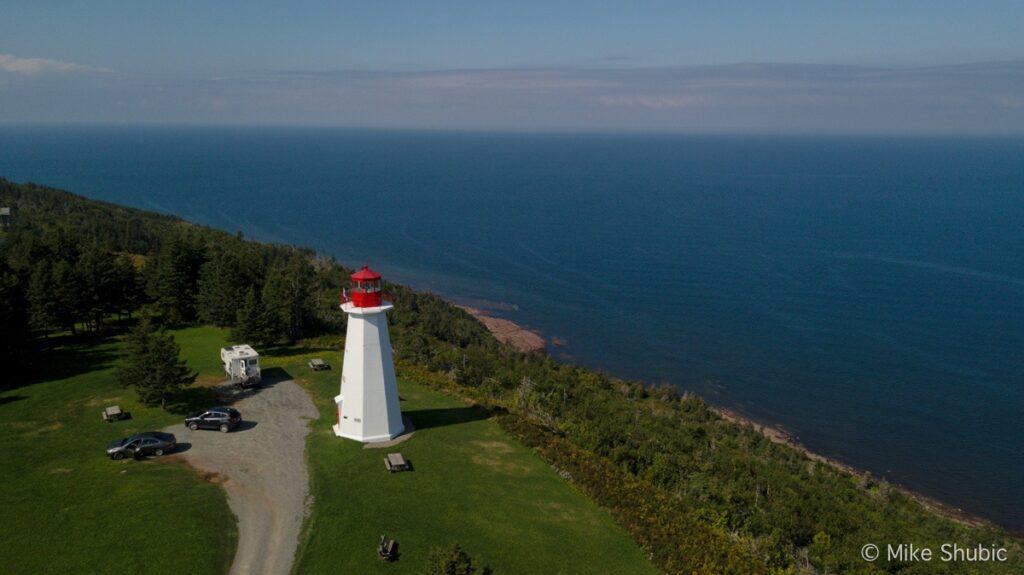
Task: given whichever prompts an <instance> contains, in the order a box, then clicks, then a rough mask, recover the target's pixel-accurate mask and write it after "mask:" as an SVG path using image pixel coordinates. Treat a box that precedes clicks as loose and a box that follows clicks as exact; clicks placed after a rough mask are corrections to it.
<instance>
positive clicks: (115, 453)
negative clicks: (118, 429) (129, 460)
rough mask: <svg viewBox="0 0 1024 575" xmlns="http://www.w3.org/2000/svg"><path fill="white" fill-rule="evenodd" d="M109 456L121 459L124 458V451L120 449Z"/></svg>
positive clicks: (116, 459)
mask: <svg viewBox="0 0 1024 575" xmlns="http://www.w3.org/2000/svg"><path fill="white" fill-rule="evenodd" d="M110 458H111V459H113V460H114V461H121V460H122V459H124V453H123V452H121V451H115V452H114V454H113V455H111V456H110Z"/></svg>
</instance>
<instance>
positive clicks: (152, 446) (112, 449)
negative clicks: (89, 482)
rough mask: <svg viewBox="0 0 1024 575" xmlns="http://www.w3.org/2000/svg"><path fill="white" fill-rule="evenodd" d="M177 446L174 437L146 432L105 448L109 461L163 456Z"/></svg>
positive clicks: (115, 442) (168, 434)
mask: <svg viewBox="0 0 1024 575" xmlns="http://www.w3.org/2000/svg"><path fill="white" fill-rule="evenodd" d="M177 446H178V440H177V439H175V438H174V435H172V434H170V433H161V432H159V431H147V432H145V433H136V434H135V435H133V436H131V437H126V438H124V439H119V440H117V441H114V442H112V443H111V444H110V445H108V446H107V455H109V456H110V458H111V459H124V458H126V457H142V456H144V455H163V454H165V453H170V452H172V451H174V448H175V447H177Z"/></svg>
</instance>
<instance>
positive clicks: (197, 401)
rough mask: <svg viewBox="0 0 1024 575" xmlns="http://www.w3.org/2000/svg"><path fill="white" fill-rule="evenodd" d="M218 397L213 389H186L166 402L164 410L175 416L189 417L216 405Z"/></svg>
mask: <svg viewBox="0 0 1024 575" xmlns="http://www.w3.org/2000/svg"><path fill="white" fill-rule="evenodd" d="M219 401H220V397H219V396H218V395H217V392H216V390H215V389H214V388H210V387H187V388H185V389H183V390H181V391H179V392H178V393H176V394H175V395H174V397H172V398H171V399H169V400H168V401H167V405H166V407H165V409H166V410H167V411H168V412H170V413H173V414H175V415H191V414H193V413H195V412H197V411H202V410H204V409H208V408H210V407H213V406H214V405H217V404H218V403H219Z"/></svg>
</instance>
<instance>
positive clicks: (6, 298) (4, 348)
mask: <svg viewBox="0 0 1024 575" xmlns="http://www.w3.org/2000/svg"><path fill="white" fill-rule="evenodd" d="M23 287H24V286H23V285H22V284H21V282H20V281H19V278H18V274H16V273H14V272H13V270H11V269H10V267H9V266H8V265H7V258H6V257H5V254H4V253H3V250H0V302H2V303H0V362H2V363H3V365H4V366H7V367H9V368H10V369H11V370H12V374H17V373H18V371H19V370H20V369H22V368H23V367H24V365H25V361H23V360H24V356H25V354H26V353H27V351H28V341H29V330H28V314H27V313H26V308H27V306H26V305H25V293H24V291H25V290H24V289H23ZM15 381H17V379H15ZM2 387H3V385H2V384H0V388H2Z"/></svg>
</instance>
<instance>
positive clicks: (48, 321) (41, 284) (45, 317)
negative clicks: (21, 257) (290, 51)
mask: <svg viewBox="0 0 1024 575" xmlns="http://www.w3.org/2000/svg"><path fill="white" fill-rule="evenodd" d="M52 279H53V266H52V265H50V261H49V260H46V259H43V260H39V261H38V262H36V264H35V265H34V266H33V269H32V276H31V277H30V279H29V282H28V294H27V298H28V306H29V307H28V309H29V323H30V325H31V326H32V328H33V329H36V330H40V331H44V332H45V331H49V330H51V329H53V328H56V327H58V326H59V325H60V324H59V322H58V320H57V307H58V302H57V301H56V300H55V298H54V295H55V293H54V290H53V289H52V286H51V280H52Z"/></svg>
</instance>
